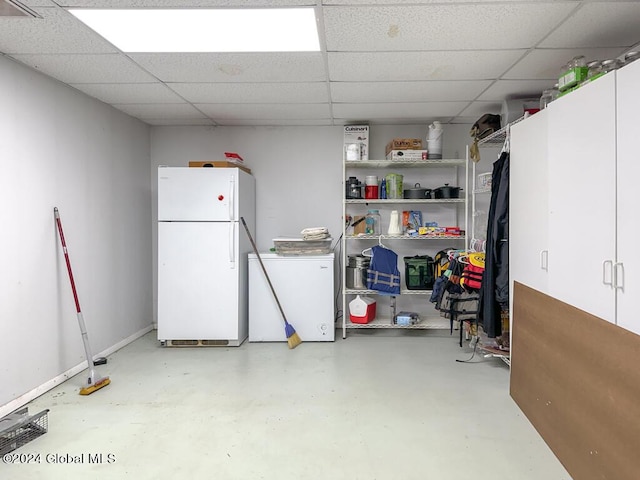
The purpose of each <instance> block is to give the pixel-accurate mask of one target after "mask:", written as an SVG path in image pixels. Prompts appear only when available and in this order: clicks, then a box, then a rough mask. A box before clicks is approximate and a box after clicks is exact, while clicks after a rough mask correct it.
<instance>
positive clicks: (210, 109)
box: [196, 103, 331, 122]
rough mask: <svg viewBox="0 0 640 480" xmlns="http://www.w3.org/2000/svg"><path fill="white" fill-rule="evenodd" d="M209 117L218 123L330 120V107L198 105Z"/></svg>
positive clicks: (299, 105)
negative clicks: (262, 120)
mask: <svg viewBox="0 0 640 480" xmlns="http://www.w3.org/2000/svg"><path fill="white" fill-rule="evenodd" d="M196 107H198V108H199V109H200V110H201V111H202V112H204V113H205V114H206V115H207V116H208V117H210V118H212V119H214V120H215V121H216V122H218V121H219V122H222V121H224V120H229V119H233V120H240V119H246V118H253V119H256V120H260V119H272V120H289V119H307V120H310V119H329V118H330V117H331V115H330V112H329V105H326V104H321V103H312V104H306V105H301V104H298V105H282V104H272V105H264V104H259V105H256V104H253V105H248V104H234V105H231V104H220V103H218V104H209V103H199V104H197V105H196Z"/></svg>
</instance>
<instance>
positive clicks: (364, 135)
mask: <svg viewBox="0 0 640 480" xmlns="http://www.w3.org/2000/svg"><path fill="white" fill-rule="evenodd" d="M343 155H344V159H345V160H347V161H353V160H369V125H345V127H344V146H343Z"/></svg>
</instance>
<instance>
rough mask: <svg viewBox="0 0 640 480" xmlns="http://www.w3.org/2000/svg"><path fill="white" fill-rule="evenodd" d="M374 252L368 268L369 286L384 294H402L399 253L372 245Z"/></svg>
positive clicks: (370, 288)
mask: <svg viewBox="0 0 640 480" xmlns="http://www.w3.org/2000/svg"><path fill="white" fill-rule="evenodd" d="M371 251H372V253H373V255H372V258H371V263H370V264H369V269H368V270H367V288H368V289H369V290H376V291H377V292H379V293H380V294H382V295H399V294H400V270H398V255H396V253H395V252H394V251H392V250H389V249H388V248H384V247H382V246H380V245H376V246H375V247H371Z"/></svg>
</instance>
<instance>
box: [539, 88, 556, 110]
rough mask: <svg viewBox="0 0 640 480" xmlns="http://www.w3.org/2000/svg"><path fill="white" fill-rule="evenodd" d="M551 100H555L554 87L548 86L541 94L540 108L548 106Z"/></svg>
mask: <svg viewBox="0 0 640 480" xmlns="http://www.w3.org/2000/svg"><path fill="white" fill-rule="evenodd" d="M551 102H553V89H551V88H548V89H547V90H544V91H543V92H542V95H541V96H540V110H544V109H545V108H547V105H549V104H550V103H551Z"/></svg>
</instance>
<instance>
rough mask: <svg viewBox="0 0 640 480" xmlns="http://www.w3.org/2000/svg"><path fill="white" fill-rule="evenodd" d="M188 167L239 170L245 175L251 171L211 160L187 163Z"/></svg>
mask: <svg viewBox="0 0 640 480" xmlns="http://www.w3.org/2000/svg"><path fill="white" fill-rule="evenodd" d="M189 166H190V167H208V168H211V167H217V168H239V169H241V170H244V171H245V172H247V173H251V169H250V168H248V167H245V166H244V165H238V164H237V163H235V162H227V161H224V160H211V161H206V162H189Z"/></svg>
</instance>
